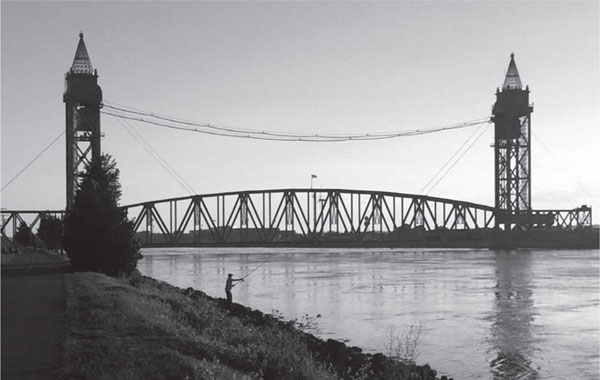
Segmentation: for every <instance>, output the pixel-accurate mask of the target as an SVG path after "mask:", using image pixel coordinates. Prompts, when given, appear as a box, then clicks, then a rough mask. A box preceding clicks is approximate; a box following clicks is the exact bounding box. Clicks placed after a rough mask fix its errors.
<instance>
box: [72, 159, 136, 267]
mask: <svg viewBox="0 0 600 380" xmlns="http://www.w3.org/2000/svg"><path fill="white" fill-rule="evenodd" d="M82 177H83V178H82V181H81V183H80V184H79V186H78V188H77V192H76V194H75V201H74V203H73V207H72V208H71V210H68V211H67V215H66V217H65V235H64V239H63V243H64V248H65V250H66V252H67V255H68V256H69V258H70V260H71V264H72V265H73V266H74V267H75V268H77V269H80V270H89V271H95V272H102V273H105V274H108V275H111V276H117V275H120V274H129V273H131V272H132V271H133V270H134V269H135V267H136V265H137V262H138V260H139V259H140V258H141V257H142V255H141V253H140V244H139V242H138V241H137V240H136V239H135V231H134V223H133V222H132V221H129V220H128V219H127V212H126V211H125V210H124V209H120V208H119V207H118V201H119V199H120V198H121V184H120V183H119V169H117V164H116V162H115V160H114V159H112V157H111V156H110V155H107V154H105V155H103V156H101V159H100V160H95V161H94V162H92V163H91V165H88V166H87V167H86V171H85V172H84V173H83V174H82Z"/></svg>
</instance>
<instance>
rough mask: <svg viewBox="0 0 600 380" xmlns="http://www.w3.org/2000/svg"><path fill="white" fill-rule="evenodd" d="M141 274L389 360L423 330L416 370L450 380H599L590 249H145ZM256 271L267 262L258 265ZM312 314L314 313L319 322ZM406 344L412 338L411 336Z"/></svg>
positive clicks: (599, 307)
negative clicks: (397, 340) (308, 323)
mask: <svg viewBox="0 0 600 380" xmlns="http://www.w3.org/2000/svg"><path fill="white" fill-rule="evenodd" d="M143 254H144V255H145V257H144V258H143V259H142V260H141V261H140V262H139V264H138V268H139V269H140V271H141V272H142V273H144V274H146V275H148V276H151V277H153V278H156V279H159V280H163V281H166V282H169V283H171V284H173V285H175V286H178V287H182V288H187V287H192V288H195V289H198V290H202V291H204V292H206V293H207V294H209V295H211V296H214V297H224V296H225V294H224V287H225V279H226V276H227V273H233V275H234V277H241V276H243V275H244V274H246V273H248V272H250V271H252V270H254V269H256V268H257V267H258V269H256V270H255V271H254V272H253V273H251V274H250V275H249V276H248V277H247V279H246V281H245V282H242V283H240V284H239V285H237V286H236V287H235V288H234V289H233V297H234V302H238V303H241V304H244V305H246V306H249V307H252V308H254V309H259V310H261V311H263V312H266V313H273V312H275V313H276V314H279V315H283V317H285V318H286V319H294V318H298V319H301V318H302V316H304V315H307V314H308V315H309V319H310V320H313V321H315V322H316V324H317V327H318V330H317V331H316V335H318V336H320V337H322V338H325V339H327V338H334V339H338V340H344V341H346V342H347V344H349V345H353V346H359V347H361V348H362V349H363V350H364V351H366V352H384V353H385V351H386V342H387V341H388V340H389V336H390V335H389V326H395V328H396V330H397V331H398V330H400V331H402V330H403V331H407V329H408V328H409V326H411V325H412V326H413V327H414V326H417V327H418V326H420V327H421V336H420V339H419V342H418V344H417V347H416V348H417V354H418V357H417V360H416V361H417V363H419V364H424V363H429V364H430V365H431V366H432V367H433V368H435V369H437V370H438V374H439V375H440V376H441V375H444V374H445V375H449V376H452V377H454V378H455V379H457V380H459V379H463V380H464V379H493V380H496V379H498V380H500V379H502V380H504V379H506V380H509V379H540V380H541V379H599V378H600V375H599V373H600V371H599V363H600V356H599V338H600V335H599V328H600V253H599V251H597V250H527V251H490V250H433V249H296V248H276V249H275V248H235V249H231V248H219V249H213V248H211V249H205V248H165V249H144V250H143ZM263 263H264V264H263ZM317 315H320V317H319V318H317ZM413 336H414V334H413Z"/></svg>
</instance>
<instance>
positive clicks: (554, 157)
mask: <svg viewBox="0 0 600 380" xmlns="http://www.w3.org/2000/svg"><path fill="white" fill-rule="evenodd" d="M531 135H532V136H533V138H534V139H535V141H537V142H538V143H539V144H540V145H541V146H542V148H544V149H545V150H546V152H548V153H549V154H550V156H552V158H553V159H554V161H556V162H557V163H558V165H559V166H560V167H561V169H563V171H564V172H565V173H567V175H568V176H569V177H571V180H572V181H573V183H575V185H577V187H579V189H581V190H582V191H583V192H584V193H585V194H586V195H587V196H588V197H590V198H593V196H592V195H591V194H590V193H589V192H588V191H587V190H586V188H585V187H583V185H582V184H581V183H580V182H579V181H577V179H576V178H575V177H574V176H573V175H572V174H571V172H570V171H569V170H568V169H567V168H566V167H565V165H563V163H562V162H561V161H560V160H559V159H558V157H556V155H555V154H554V153H553V152H552V150H550V148H548V147H547V146H546V144H544V143H543V142H542V140H540V138H539V137H538V136H536V135H535V134H534V133H533V132H531Z"/></svg>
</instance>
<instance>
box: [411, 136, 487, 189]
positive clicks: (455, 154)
mask: <svg viewBox="0 0 600 380" xmlns="http://www.w3.org/2000/svg"><path fill="white" fill-rule="evenodd" d="M477 132H478V129H475V130H474V131H473V133H471V134H470V135H469V137H467V139H466V140H465V141H464V142H463V143H462V145H461V146H460V147H458V149H457V150H456V152H454V154H453V155H452V156H450V158H448V160H446V162H445V163H444V164H443V165H442V166H441V167H440V168H439V170H438V171H437V172H436V173H435V174H434V175H433V177H431V179H430V180H429V181H428V182H427V183H426V184H425V186H423V188H422V189H421V191H419V194H426V193H425V190H426V189H427V187H428V186H429V185H430V184H431V183H432V182H433V181H434V180H435V179H436V178H437V177H438V175H440V173H442V171H443V170H444V169H445V168H446V167H447V166H448V165H450V163H451V162H452V160H453V159H454V158H455V157H456V156H457V155H458V154H459V153H460V152H461V151H462V149H463V148H464V147H465V145H467V144H468V143H469V141H470V140H471V138H472V137H473V136H475V134H476V133H477Z"/></svg>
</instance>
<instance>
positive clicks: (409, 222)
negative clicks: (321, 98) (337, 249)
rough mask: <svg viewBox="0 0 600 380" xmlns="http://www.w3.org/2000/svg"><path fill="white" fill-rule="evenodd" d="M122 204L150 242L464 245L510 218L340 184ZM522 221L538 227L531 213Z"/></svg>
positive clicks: (588, 215) (566, 218) (29, 215)
mask: <svg viewBox="0 0 600 380" xmlns="http://www.w3.org/2000/svg"><path fill="white" fill-rule="evenodd" d="M123 208H125V209H126V210H127V211H128V214H129V217H130V218H131V217H132V216H136V217H135V219H134V221H135V231H136V233H137V235H138V238H139V240H140V241H141V243H142V244H143V245H145V246H152V245H157V246H158V245H162V246H192V245H252V244H264V245H270V244H282V245H285V244H290V245H301V244H316V245H318V244H326V243H330V242H333V243H342V244H343V243H356V242H359V243H360V242H365V243H367V242H394V241H407V240H408V241H410V240H411V239H412V240H420V241H421V242H422V241H423V235H422V234H421V233H423V232H425V233H429V234H430V237H431V234H433V235H434V237H435V238H437V239H438V240H440V241H442V242H443V241H445V240H446V238H448V234H450V233H451V232H452V231H455V232H458V233H461V232H463V233H466V234H467V235H466V239H465V240H463V244H466V242H468V240H469V239H477V236H474V235H472V234H471V235H469V232H473V231H478V230H482V229H489V228H492V227H493V226H494V222H495V219H496V218H502V217H506V216H505V215H504V216H503V215H495V214H494V208H493V207H490V206H485V205H481V204H476V203H471V202H463V201H456V200H451V199H444V198H436V197H429V196H424V195H415V194H403V193H392V192H380V191H360V190H343V189H282V190H255V191H239V192H227V193H217V194H204V195H194V196H189V197H182V198H172V199H163V200H157V201H151V202H144V203H138V204H133V205H129V206H123ZM44 215H52V216H54V217H56V218H59V219H61V220H62V219H63V218H64V215H65V211H63V210H6V209H2V210H1V217H2V228H1V232H2V236H8V237H12V236H14V235H15V233H16V230H17V227H18V225H19V224H21V223H24V224H25V225H27V226H28V227H29V229H30V230H31V231H32V232H34V233H35V232H36V231H35V230H36V227H37V226H38V224H39V221H40V220H41V218H42V217H43V216H44ZM530 216H533V217H534V220H535V221H542V220H544V221H545V222H544V223H543V225H542V224H538V225H537V226H538V227H542V226H543V227H545V228H551V229H554V228H557V229H560V230H577V229H581V228H590V227H591V226H592V209H591V208H590V207H587V206H581V207H579V208H575V209H572V210H534V211H531V213H530V215H521V216H520V217H524V218H526V219H528V218H529V217H530ZM514 217H515V216H512V218H514ZM540 217H541V218H540ZM523 223H524V224H527V223H529V224H530V225H532V226H536V224H532V223H530V222H529V221H527V220H525V221H523ZM417 245H418V244H417ZM458 245H459V246H460V244H458ZM466 245H468V244H466Z"/></svg>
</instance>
